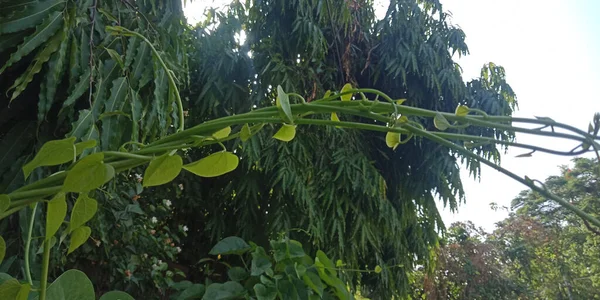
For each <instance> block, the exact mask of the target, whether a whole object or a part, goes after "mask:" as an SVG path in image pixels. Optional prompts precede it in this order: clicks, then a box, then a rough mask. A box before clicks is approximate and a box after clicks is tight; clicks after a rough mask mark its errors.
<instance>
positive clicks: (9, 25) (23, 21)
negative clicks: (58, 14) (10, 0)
mask: <svg viewBox="0 0 600 300" xmlns="http://www.w3.org/2000/svg"><path fill="white" fill-rule="evenodd" d="M64 3H66V1H52V0H49V1H35V2H34V3H33V4H32V5H28V6H27V7H25V9H24V10H22V11H20V12H17V13H16V14H14V15H12V16H10V17H8V18H2V19H0V22H1V23H0V34H5V33H10V32H18V31H21V30H25V29H28V28H31V27H34V26H36V25H37V24H39V23H40V22H41V21H42V20H44V17H46V16H48V15H49V14H50V13H51V12H52V11H54V10H58V9H61V8H62V7H63V6H62V4H64Z"/></svg>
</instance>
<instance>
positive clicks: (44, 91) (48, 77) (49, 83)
mask: <svg viewBox="0 0 600 300" xmlns="http://www.w3.org/2000/svg"><path fill="white" fill-rule="evenodd" d="M66 31H67V26H64V27H63V34H64V35H66ZM68 45H69V37H68V36H67V35H66V36H65V38H64V40H63V41H62V42H61V44H60V47H59V49H58V51H57V52H55V53H54V54H53V55H52V57H51V58H50V60H49V61H48V68H47V69H48V71H47V72H46V74H45V76H44V78H43V79H42V85H41V88H40V99H39V101H38V123H41V122H42V121H43V120H44V119H45V118H46V114H47V113H48V111H50V109H51V108H52V104H53V103H54V96H55V95H56V90H57V88H58V85H59V84H60V82H61V80H62V77H63V73H64V70H65V68H64V66H65V61H66V57H67V55H66V54H67V46H68Z"/></svg>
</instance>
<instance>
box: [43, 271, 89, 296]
mask: <svg viewBox="0 0 600 300" xmlns="http://www.w3.org/2000/svg"><path fill="white" fill-rule="evenodd" d="M36 299H37V298H36ZM95 299H96V294H95V292H94V286H93V285H92V282H91V281H90V280H89V279H88V277H87V276H86V275H85V273H83V272H81V271H79V270H68V271H66V272H64V273H63V274H62V275H60V276H59V277H58V278H56V280H54V282H53V283H52V284H50V286H49V287H48V290H47V295H46V300H95Z"/></svg>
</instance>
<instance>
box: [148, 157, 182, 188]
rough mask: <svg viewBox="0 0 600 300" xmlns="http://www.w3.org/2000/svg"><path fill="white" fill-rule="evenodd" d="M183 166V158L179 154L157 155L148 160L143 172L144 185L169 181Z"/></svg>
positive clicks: (154, 184)
mask: <svg viewBox="0 0 600 300" xmlns="http://www.w3.org/2000/svg"><path fill="white" fill-rule="evenodd" d="M182 167H183V160H182V159H181V156H179V155H173V156H170V155H169V154H168V153H167V154H165V155H162V156H159V157H157V158H155V159H154V160H152V161H151V162H150V165H148V168H146V171H145V172H144V183H143V185H144V187H146V186H157V185H161V184H165V183H167V182H171V181H172V180H173V179H175V177H177V175H179V172H181V168H182Z"/></svg>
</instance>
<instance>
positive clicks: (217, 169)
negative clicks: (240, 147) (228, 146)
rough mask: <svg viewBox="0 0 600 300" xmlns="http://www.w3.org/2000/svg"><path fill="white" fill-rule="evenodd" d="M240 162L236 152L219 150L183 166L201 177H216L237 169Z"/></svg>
mask: <svg viewBox="0 0 600 300" xmlns="http://www.w3.org/2000/svg"><path fill="white" fill-rule="evenodd" d="M238 164H239V158H238V157H237V156H236V155H235V154H233V153H231V152H217V153H213V154H211V155H209V156H207V157H205V158H203V159H201V160H199V161H196V162H193V163H191V164H187V165H185V166H183V168H184V169H186V170H188V171H190V172H192V173H194V174H196V175H198V176H201V177H216V176H221V175H223V174H226V173H229V172H231V171H233V170H235V169H236V168H237V166H238Z"/></svg>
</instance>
